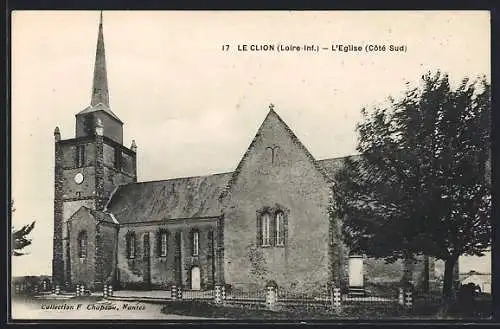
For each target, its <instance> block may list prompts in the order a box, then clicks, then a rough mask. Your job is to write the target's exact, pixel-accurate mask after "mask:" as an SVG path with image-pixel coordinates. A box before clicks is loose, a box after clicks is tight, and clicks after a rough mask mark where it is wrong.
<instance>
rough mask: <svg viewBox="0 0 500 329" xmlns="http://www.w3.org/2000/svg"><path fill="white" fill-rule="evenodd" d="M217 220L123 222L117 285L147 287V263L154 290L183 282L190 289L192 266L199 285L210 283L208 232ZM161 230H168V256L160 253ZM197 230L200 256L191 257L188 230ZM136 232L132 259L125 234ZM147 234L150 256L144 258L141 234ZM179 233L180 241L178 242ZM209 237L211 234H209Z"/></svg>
mask: <svg viewBox="0 0 500 329" xmlns="http://www.w3.org/2000/svg"><path fill="white" fill-rule="evenodd" d="M215 225H216V219H213V220H207V219H204V220H190V221H183V220H179V222H177V221H176V222H175V223H170V222H168V223H155V224H148V223H146V224H143V225H139V224H135V225H124V226H122V227H121V228H120V231H119V237H118V269H119V281H120V286H121V287H123V288H130V289H132V288H136V289H147V288H148V287H147V286H146V281H147V280H146V278H145V277H144V274H145V273H146V272H147V269H146V266H147V265H148V264H149V266H150V277H151V286H150V288H153V289H166V288H167V287H168V286H169V285H172V284H176V285H179V284H182V286H183V287H184V288H185V289H190V287H191V278H190V271H191V268H192V267H193V266H198V267H199V268H200V275H201V288H202V289H205V288H209V287H211V286H213V280H214V278H213V277H214V275H213V272H214V269H213V267H214V266H213V263H214V261H215V259H213V255H212V250H213V248H212V247H211V243H212V242H211V239H209V233H210V232H213V231H214V230H215ZM160 229H162V230H166V231H167V232H168V239H167V255H166V256H165V257H163V256H160V253H159V242H158V239H159V233H160ZM193 229H197V230H198V232H199V234H200V240H199V246H200V247H199V255H198V256H192V247H191V245H192V242H191V238H190V237H191V231H192V230H193ZM130 232H134V233H135V237H136V249H135V257H134V258H133V259H128V258H127V250H126V248H127V235H128V234H130ZM146 233H149V239H150V252H149V255H150V258H149V261H148V260H147V259H144V254H145V253H144V249H143V248H144V240H143V238H144V234H146ZM179 235H180V236H182V243H179V240H178V238H179ZM210 236H211V235H210Z"/></svg>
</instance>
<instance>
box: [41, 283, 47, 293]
mask: <svg viewBox="0 0 500 329" xmlns="http://www.w3.org/2000/svg"><path fill="white" fill-rule="evenodd" d="M42 287H43V291H47V281H46V280H43V282H42Z"/></svg>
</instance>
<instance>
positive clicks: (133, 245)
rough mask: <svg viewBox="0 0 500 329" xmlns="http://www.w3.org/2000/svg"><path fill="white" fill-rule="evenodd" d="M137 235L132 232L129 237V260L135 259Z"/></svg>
mask: <svg viewBox="0 0 500 329" xmlns="http://www.w3.org/2000/svg"><path fill="white" fill-rule="evenodd" d="M135 239H136V238H135V233H134V232H130V233H128V235H127V258H129V259H133V258H135V248H136V240H135Z"/></svg>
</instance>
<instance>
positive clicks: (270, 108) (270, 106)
mask: <svg viewBox="0 0 500 329" xmlns="http://www.w3.org/2000/svg"><path fill="white" fill-rule="evenodd" d="M269 110H271V111H274V104H273V103H271V104H269Z"/></svg>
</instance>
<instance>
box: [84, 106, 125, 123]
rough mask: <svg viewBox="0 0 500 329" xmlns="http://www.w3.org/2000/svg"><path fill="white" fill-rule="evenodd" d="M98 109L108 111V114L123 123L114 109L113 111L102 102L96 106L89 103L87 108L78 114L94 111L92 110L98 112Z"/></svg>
mask: <svg viewBox="0 0 500 329" xmlns="http://www.w3.org/2000/svg"><path fill="white" fill-rule="evenodd" d="M98 111H104V112H106V113H107V114H109V115H110V116H111V117H112V118H113V119H115V120H117V121H118V122H121V123H123V122H122V121H121V120H120V119H119V118H118V116H117V115H116V114H114V113H113V111H111V109H110V108H109V107H108V106H106V105H104V104H102V103H99V104H97V105H95V106H92V105H89V106H87V107H86V108H85V109H83V110H82V111H80V112H78V113H77V114H76V115H82V114H87V113H92V112H98Z"/></svg>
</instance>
